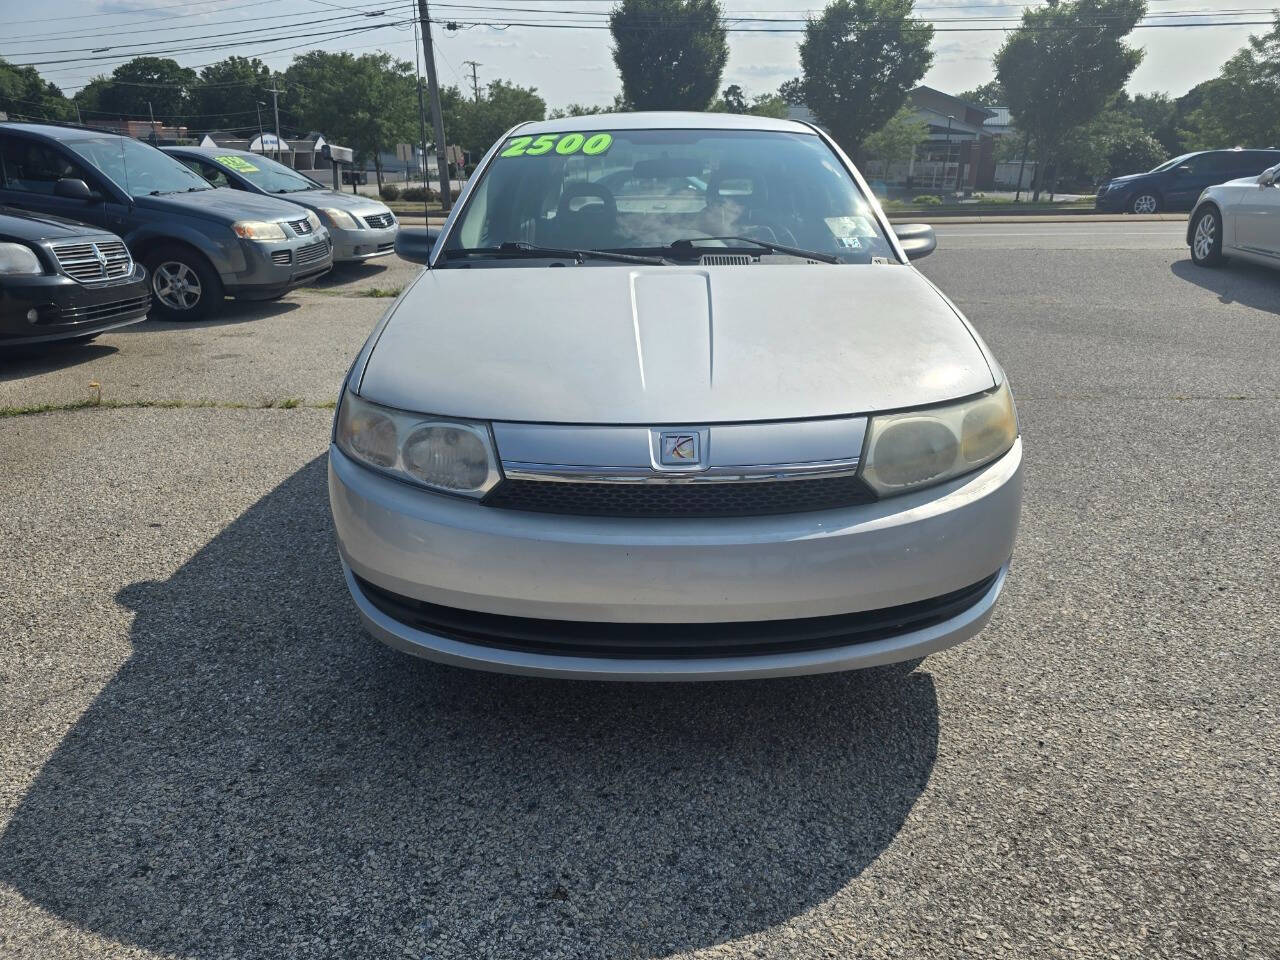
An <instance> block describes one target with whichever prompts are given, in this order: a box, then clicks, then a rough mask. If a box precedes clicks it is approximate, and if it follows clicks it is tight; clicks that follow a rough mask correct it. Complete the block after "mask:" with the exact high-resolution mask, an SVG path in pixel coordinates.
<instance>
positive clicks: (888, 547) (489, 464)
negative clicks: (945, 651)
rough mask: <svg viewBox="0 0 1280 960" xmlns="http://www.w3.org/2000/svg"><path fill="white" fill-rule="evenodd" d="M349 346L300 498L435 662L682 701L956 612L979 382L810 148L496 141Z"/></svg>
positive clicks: (556, 137) (851, 658) (992, 439)
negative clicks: (632, 689) (315, 470)
mask: <svg viewBox="0 0 1280 960" xmlns="http://www.w3.org/2000/svg"><path fill="white" fill-rule="evenodd" d="M424 233H425V232H424V231H410V230H402V231H401V236H400V239H399V240H398V241H397V249H398V250H400V251H402V255H408V256H410V257H411V258H413V259H418V260H421V261H422V262H424V263H426V265H427V267H428V269H426V270H424V271H423V272H422V273H421V274H420V275H419V276H418V278H417V279H416V280H415V281H414V282H413V283H412V284H410V285H409V286H408V287H407V288H406V289H405V290H404V291H403V292H402V293H401V295H400V297H399V299H398V300H397V301H396V302H395V303H394V304H392V306H391V308H390V309H389V310H388V311H387V313H386V315H385V317H384V318H383V319H382V321H381V323H379V324H378V326H377V327H376V328H375V330H374V331H373V333H372V335H371V336H370V337H369V339H368V341H367V342H366V343H365V345H364V348H363V349H362V350H361V351H360V354H359V356H358V357H357V358H356V360H355V363H354V364H353V366H352V368H351V371H350V373H349V374H348V377H347V380H346V383H345V384H344V386H343V390H342V395H341V397H340V400H339V406H338V411H337V416H336V419H335V424H334V434H333V444H332V446H331V447H330V452H329V494H330V502H331V506H332V509H333V516H334V521H335V525H336V528H337V535H338V546H339V550H340V552H341V556H342V563H343V567H344V570H345V572H346V577H347V583H348V586H349V587H350V590H351V595H352V597H353V598H354V600H355V603H356V606H357V607H358V608H359V611H360V614H361V616H362V617H363V619H364V622H365V624H366V625H367V627H368V628H369V630H370V631H371V632H372V633H373V634H375V635H376V636H378V637H379V638H381V639H383V640H384V641H386V642H388V643H390V644H392V645H394V646H396V647H398V648H400V649H402V650H405V651H408V652H410V653H415V654H419V655H422V656H426V657H430V658H432V659H435V660H440V661H444V662H447V663H452V664H458V665H461V666H466V667H479V668H483V669H490V670H498V671H506V672H513V673H529V674H544V675H552V676H567V677H585V678H595V679H628V680H700V679H729V678H744V677H764V676H780V675H786V674H800V673H815V672H822V671H832V670H845V669H850V668H855V667H869V666H876V665H882V664H889V663H897V664H906V665H907V669H909V668H910V665H911V664H912V663H913V662H914V661H916V660H918V659H919V658H921V657H923V656H925V655H926V654H929V653H932V652H933V651H936V650H940V649H942V648H944V647H947V646H950V645H952V644H955V643H959V642H960V641H962V640H964V639H966V638H968V637H971V636H973V635H974V634H975V633H977V632H978V631H979V630H980V629H981V628H982V626H983V624H985V623H986V622H987V619H988V618H989V617H990V616H991V612H992V608H993V606H994V604H995V602H996V598H997V597H998V596H999V594H1000V591H1001V587H1002V586H1003V584H1004V580H1005V575H1006V572H1007V571H1008V569H1009V561H1010V557H1011V555H1012V553H1013V544H1014V535H1015V532H1016V529H1017V525H1018V514H1019V509H1020V504H1021V499H1022V446H1021V441H1020V440H1019V437H1018V426H1017V419H1016V415H1015V413H1014V405H1013V398H1012V396H1011V394H1010V391H1009V386H1008V383H1007V382H1006V380H1005V375H1004V371H1003V370H1001V368H1000V366H999V364H998V363H997V362H996V361H995V359H994V358H993V357H992V355H991V353H990V351H989V350H988V349H987V348H986V346H985V345H984V344H983V342H982V340H981V339H980V338H979V337H978V335H977V334H976V333H975V332H974V330H973V328H972V327H971V326H970V325H969V324H968V322H967V321H966V320H965V318H964V317H963V316H961V315H960V313H959V311H958V310H957V309H956V308H955V307H954V306H953V305H952V304H951V303H950V302H949V301H948V300H947V299H946V298H945V297H944V296H943V295H942V294H941V293H940V292H939V291H938V290H937V289H936V288H935V287H934V286H933V285H932V284H931V283H930V282H929V281H928V280H926V279H925V278H924V277H923V276H922V275H921V274H920V273H918V272H917V271H916V269H915V268H914V267H912V266H911V264H910V263H909V262H908V251H915V252H916V254H917V255H923V254H924V253H927V252H928V251H930V250H932V249H933V245H934V240H933V233H932V231H931V230H930V229H929V228H928V227H922V226H918V225H917V226H911V227H900V228H899V229H898V232H897V234H896V235H895V232H894V230H893V229H891V228H890V226H889V224H888V222H887V221H886V220H885V218H884V215H883V213H882V211H881V210H880V208H879V206H878V205H877V204H876V203H875V201H874V200H873V199H872V198H871V195H870V193H869V192H868V190H867V187H866V184H865V183H864V182H863V180H862V178H861V177H860V176H859V175H858V173H857V171H856V170H855V169H854V167H853V165H852V164H851V163H850V161H849V159H848V157H846V156H845V155H844V154H843V153H842V152H841V151H840V149H839V148H838V147H837V146H836V145H835V143H834V142H832V141H831V139H830V138H828V137H827V136H826V135H825V134H824V133H822V132H821V131H820V130H817V129H816V128H814V127H811V126H809V125H806V124H802V123H796V122H791V121H783V120H773V119H765V118H760V117H747V116H733V115H729V114H708V115H704V114H679V113H672V114H643V113H633V114H626V115H618V116H590V117H581V118H567V119H560V120H549V121H545V122H539V123H531V124H525V125H522V126H519V127H517V128H515V129H513V130H512V131H511V132H510V133H509V134H508V135H507V136H506V137H504V138H503V139H502V140H501V141H500V142H499V143H498V144H497V145H495V147H494V148H493V149H492V150H491V151H490V152H489V154H488V155H487V156H486V157H485V159H484V161H483V162H482V164H481V165H480V168H479V170H478V171H477V173H476V175H475V176H474V177H472V179H471V180H470V181H469V183H468V186H467V189H466V191H465V193H464V194H463V196H462V197H461V198H460V200H459V203H458V206H457V208H456V209H455V211H454V212H453V214H452V215H451V216H450V218H449V220H448V222H447V223H446V224H445V226H444V230H443V233H442V234H441V235H440V236H439V237H434V238H431V239H432V243H431V245H429V246H428V245H425V244H424V245H423V246H422V247H421V248H419V249H417V250H415V249H414V247H413V244H414V243H415V242H418V243H422V242H424V241H425V240H426V239H427V238H426V237H424Z"/></svg>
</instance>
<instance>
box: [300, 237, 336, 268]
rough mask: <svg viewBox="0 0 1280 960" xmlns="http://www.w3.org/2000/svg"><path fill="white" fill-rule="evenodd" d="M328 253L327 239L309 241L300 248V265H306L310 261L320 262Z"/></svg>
mask: <svg viewBox="0 0 1280 960" xmlns="http://www.w3.org/2000/svg"><path fill="white" fill-rule="evenodd" d="M328 255H329V244H327V243H326V242H325V241H323V240H321V241H319V242H318V243H309V244H307V245H306V246H305V247H299V248H298V265H299V266H305V265H306V264H308V263H318V262H319V261H321V260H323V259H324V258H325V257H327V256H328Z"/></svg>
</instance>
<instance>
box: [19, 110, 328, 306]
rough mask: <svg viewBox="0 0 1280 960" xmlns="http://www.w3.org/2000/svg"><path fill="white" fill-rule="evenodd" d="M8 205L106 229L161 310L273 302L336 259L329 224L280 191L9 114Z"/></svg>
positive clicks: (118, 139)
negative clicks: (235, 187) (224, 184)
mask: <svg viewBox="0 0 1280 960" xmlns="http://www.w3.org/2000/svg"><path fill="white" fill-rule="evenodd" d="M0 204H8V205H9V206H11V207H16V208H18V209H21V210H31V211H34V212H37V213H44V214H54V215H56V216H60V217H65V218H67V219H69V220H79V221H82V222H84V223H89V224H93V225H95V226H98V227H103V228H105V229H107V230H109V231H111V232H112V233H115V234H118V235H120V236H121V237H123V238H124V240H125V241H126V242H127V243H128V245H129V249H130V250H132V251H133V255H134V256H135V257H136V258H137V259H138V260H139V261H141V262H142V263H143V264H145V265H146V267H147V270H148V271H149V273H150V275H151V289H152V292H153V293H154V294H155V302H154V305H153V307H152V313H153V315H155V314H158V315H160V316H162V317H164V318H165V319H169V320H198V319H202V318H204V317H207V316H209V315H211V314H212V313H213V312H214V311H215V310H217V309H218V307H219V305H220V304H221V303H222V301H223V298H224V296H231V297H236V298H239V299H246V300H274V299H276V298H278V297H282V296H284V294H285V293H287V292H288V291H290V290H292V289H294V288H295V287H299V286H302V285H303V284H306V283H310V282H311V281H313V280H315V279H316V278H317V277H319V276H321V275H322V274H324V273H326V272H328V271H329V269H330V268H331V267H332V266H333V244H332V242H331V241H330V238H329V231H328V230H327V229H326V228H325V227H324V225H323V224H322V223H321V222H320V219H319V218H318V217H317V216H316V215H315V214H314V213H312V212H311V211H309V210H305V209H303V208H302V207H299V206H297V205H296V204H293V203H289V202H288V201H286V200H279V199H276V198H275V197H263V196H257V195H255V194H250V193H240V192H233V191H230V190H215V189H213V188H212V187H210V186H209V184H208V183H207V182H206V181H205V180H204V179H203V178H202V177H199V176H197V175H196V174H195V173H192V172H191V171H190V170H188V169H187V168H186V167H185V166H183V165H182V164H181V163H179V162H178V161H177V160H175V159H173V158H172V157H170V156H167V155H165V154H164V153H163V152H162V151H160V150H157V149H156V148H155V147H152V146H150V145H148V144H145V143H142V142H141V141H138V140H134V139H133V138H131V137H123V136H119V135H118V134H114V133H108V132H104V131H101V130H92V129H88V128H84V127H66V126H52V125H44V124H28V123H0Z"/></svg>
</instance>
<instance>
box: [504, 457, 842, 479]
mask: <svg viewBox="0 0 1280 960" xmlns="http://www.w3.org/2000/svg"><path fill="white" fill-rule="evenodd" d="M857 472H858V458H857V457H853V458H851V459H847V460H820V461H816V462H813V463H760V464H751V465H744V466H738V467H708V468H707V469H705V470H701V471H699V472H697V473H672V472H669V471H663V472H659V471H657V470H651V469H648V468H646V467H584V466H575V465H573V464H566V463H524V462H521V461H513V460H503V461H502V473H503V475H504V476H506V477H507V478H509V479H511V480H536V481H540V482H545V483H672V484H678V483H769V482H776V481H786V480H817V479H822V478H829V477H848V476H852V475H854V474H856V473H857Z"/></svg>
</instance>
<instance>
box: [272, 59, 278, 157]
mask: <svg viewBox="0 0 1280 960" xmlns="http://www.w3.org/2000/svg"><path fill="white" fill-rule="evenodd" d="M279 94H280V91H279V90H277V89H276V78H275V77H272V78H271V109H272V110H274V111H275V114H276V159H277V160H279V159H280V100H279Z"/></svg>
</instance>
